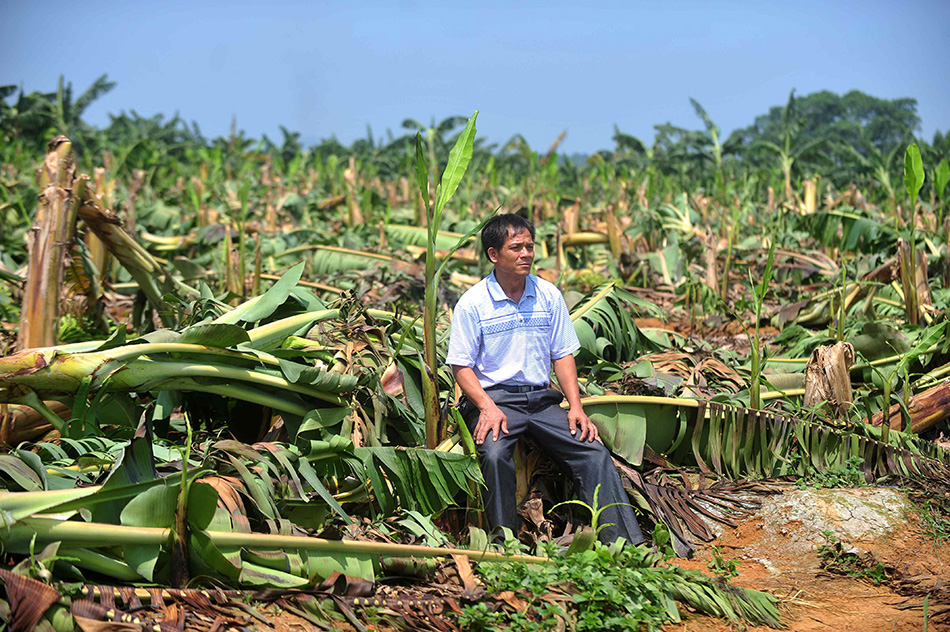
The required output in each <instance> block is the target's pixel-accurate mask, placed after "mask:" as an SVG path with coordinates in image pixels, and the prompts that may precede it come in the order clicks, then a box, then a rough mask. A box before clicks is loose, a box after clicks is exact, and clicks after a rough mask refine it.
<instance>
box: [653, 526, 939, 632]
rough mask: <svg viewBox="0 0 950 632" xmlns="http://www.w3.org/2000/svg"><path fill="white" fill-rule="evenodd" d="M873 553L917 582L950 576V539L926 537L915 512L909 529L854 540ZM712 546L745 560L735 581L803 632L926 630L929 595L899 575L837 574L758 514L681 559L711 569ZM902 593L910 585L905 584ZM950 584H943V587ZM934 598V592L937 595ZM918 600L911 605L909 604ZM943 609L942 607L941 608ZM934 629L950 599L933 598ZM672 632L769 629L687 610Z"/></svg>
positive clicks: (933, 582) (688, 565) (690, 565)
mask: <svg viewBox="0 0 950 632" xmlns="http://www.w3.org/2000/svg"><path fill="white" fill-rule="evenodd" d="M850 544H853V545H855V546H857V547H858V548H859V549H860V550H861V551H867V552H870V553H871V554H873V556H874V558H875V560H876V561H878V562H881V563H882V564H883V565H884V566H885V567H886V568H888V569H893V570H889V573H888V574H889V575H892V576H893V577H900V578H904V579H905V580H910V581H919V582H920V583H919V584H918V586H927V585H929V586H931V587H934V586H936V587H937V588H940V586H941V583H940V582H941V581H942V583H943V585H944V586H946V584H947V582H948V581H950V543H943V544H937V543H935V542H934V541H933V540H931V539H929V538H926V537H925V536H924V535H923V533H922V532H921V530H920V527H919V526H918V525H917V524H914V521H913V519H912V518H910V519H909V520H908V522H907V524H906V526H905V527H904V528H901V529H899V530H898V531H896V532H895V533H893V534H892V535H890V536H885V537H881V538H878V539H877V540H874V541H870V542H854V543H850ZM712 545H716V546H719V547H720V550H721V555H722V557H723V559H725V560H729V559H736V560H737V561H738V562H739V566H738V571H739V575H738V577H736V578H734V579H733V580H732V582H733V583H734V584H735V585H737V586H743V587H746V588H754V589H757V590H764V591H767V592H770V593H771V594H773V595H775V596H776V597H778V598H779V599H780V602H781V610H782V613H783V615H784V618H785V622H786V623H787V624H788V626H789V629H791V630H796V631H800V632H817V631H819V630H821V631H827V630H836V631H838V630H840V631H844V630H855V631H858V630H860V631H861V632H895V631H896V632H900V631H904V630H907V631H910V630H915V631H916V630H923V629H924V617H923V610H922V608H921V604H922V601H923V597H922V596H920V595H918V596H914V595H909V596H908V595H907V594H900V593H899V592H898V589H901V588H902V586H900V585H898V584H901V582H899V581H894V582H889V583H888V585H884V584H882V585H880V586H875V585H873V583H872V582H871V581H870V580H866V579H859V578H855V577H849V576H842V575H836V574H831V573H829V572H826V571H824V570H822V568H821V565H820V560H819V557H818V555H817V553H816V552H815V551H814V550H812V551H811V552H809V553H805V554H802V553H801V551H800V549H799V548H798V547H793V546H782V542H777V541H775V538H774V537H771V536H769V535H767V530H766V529H764V525H763V523H762V519H761V518H760V517H756V518H752V519H750V520H748V521H746V522H743V523H741V524H740V525H739V527H738V528H736V529H727V530H726V531H725V532H724V533H723V534H722V535H721V536H720V537H719V539H718V540H716V541H715V542H712V543H710V546H708V547H704V548H703V549H702V550H700V551H698V553H697V555H696V557H695V558H694V559H692V560H681V561H680V562H679V564H680V565H682V566H684V567H686V568H695V569H698V570H700V571H702V572H704V573H709V572H710V571H709V569H708V567H707V564H708V562H709V561H710V560H712V559H713V552H712V549H711V546H712ZM903 588H904V590H903V592H907V590H906V584H904V586H903ZM946 590H947V588H942V590H941V592H943V591H946ZM931 599H933V597H932V598H931ZM911 605H912V606H913V607H910V608H908V606H911ZM941 613H942V614H941ZM930 614H931V617H930V621H929V630H931V631H934V632H937V631H941V630H944V631H946V630H950V604H948V603H943V604H940V603H937V604H935V603H933V602H931V605H930ZM663 629H664V630H665V631H666V632H724V631H727V630H728V631H733V630H736V631H738V630H743V631H745V632H763V631H764V630H768V629H769V628H765V627H747V626H745V625H742V624H734V625H731V624H729V623H728V622H724V621H722V620H719V619H715V618H711V617H704V616H699V615H696V614H687V613H684V617H683V622H682V623H680V624H676V625H667V626H664V628H663Z"/></svg>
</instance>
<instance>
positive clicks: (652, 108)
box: [0, 0, 950, 153]
mask: <svg viewBox="0 0 950 632" xmlns="http://www.w3.org/2000/svg"><path fill="white" fill-rule="evenodd" d="M590 5H591V6H582V5H581V3H577V2H558V1H556V0H555V1H550V2H544V3H537V2H521V3H510V2H495V1H482V2H478V3H463V2H424V1H408V0H403V1H401V2H391V3H383V2H373V1H368V0H367V1H364V2H351V3H342V2H340V3H330V2H280V1H278V2H273V3H268V4H267V5H265V4H263V3H260V2H249V1H248V2H213V1H211V2H201V1H200V0H195V1H191V2H183V1H179V0H166V1H162V2H151V1H141V2H129V1H128V0H123V1H115V2H112V1H110V2H105V1H96V0H88V1H80V2H77V1H75V0H73V1H72V2H63V1H59V0H50V1H46V2H22V1H16V0H7V1H5V2H2V6H0V23H2V24H4V26H5V28H4V33H5V37H4V38H3V40H2V41H0V85H2V84H10V83H13V84H18V85H22V86H23V87H24V88H25V89H26V90H27V91H28V92H29V91H32V90H44V91H45V90H53V89H55V86H56V81H57V78H58V76H59V75H60V74H64V75H65V76H66V79H67V80H68V81H71V82H72V83H73V87H74V89H75V90H76V91H77V93H78V92H81V91H82V90H84V89H85V88H86V87H87V86H88V85H89V84H90V83H91V82H92V81H93V80H94V79H95V78H96V77H97V76H99V75H101V74H103V73H108V75H109V78H110V79H111V80H113V81H116V82H117V83H118V86H117V87H116V88H115V89H114V90H113V91H112V92H110V93H109V94H107V95H105V96H104V97H102V98H101V99H100V100H99V101H97V102H96V103H95V104H94V105H93V106H92V107H91V108H90V109H89V110H88V111H87V115H86V119H87V120H88V121H89V122H91V123H94V124H97V125H102V124H105V123H107V122H108V114H109V113H118V112H120V111H123V110H126V111H128V110H133V109H134V110H136V111H137V112H138V113H139V114H141V115H144V116H151V115H154V114H157V113H164V114H165V115H166V116H170V115H172V114H174V113H175V112H178V113H180V115H181V116H182V117H183V118H185V119H186V120H189V121H192V120H194V121H197V122H198V124H199V125H200V126H201V129H202V131H203V132H204V133H205V134H206V135H209V136H217V135H220V134H225V133H227V131H228V129H229V127H230V123H231V119H232V116H234V117H236V118H237V124H238V127H239V128H241V129H243V130H245V131H246V132H247V134H248V135H250V136H254V137H258V136H260V135H261V134H267V135H268V136H270V137H271V138H273V139H275V140H278V139H280V138H281V134H280V132H279V129H278V125H284V126H286V127H288V128H289V129H291V130H294V131H299V132H301V134H302V136H303V138H304V139H305V140H307V141H310V142H313V141H316V140H319V139H321V138H327V137H330V136H331V135H336V136H337V138H339V139H340V140H341V141H342V142H345V143H349V142H352V141H353V140H354V139H356V138H360V137H365V136H366V133H367V131H366V127H367V125H371V126H372V130H373V134H374V136H375V137H376V138H381V137H383V136H384V135H385V132H386V129H387V128H389V129H391V130H392V131H393V133H394V134H396V135H399V134H401V133H402V130H401V128H400V124H401V122H402V120H403V119H404V118H407V117H412V118H416V119H418V120H420V121H422V122H424V123H428V122H430V121H431V120H432V119H433V118H435V119H436V120H441V119H443V118H445V117H447V116H450V115H465V116H468V115H470V114H471V113H472V111H474V110H475V109H478V110H480V111H481V114H480V115H479V121H478V129H479V136H480V137H487V138H488V139H489V140H490V141H491V142H497V143H501V142H504V141H505V140H507V139H508V138H509V137H511V136H512V135H513V134H515V133H521V134H522V135H524V137H525V138H526V139H527V140H528V142H529V143H530V144H531V145H532V147H534V148H535V149H538V150H542V151H543V150H544V149H546V148H547V146H548V145H549V144H550V143H551V141H552V140H553V139H554V138H555V137H556V136H557V135H558V134H559V133H560V132H561V130H563V129H566V130H567V132H568V134H567V138H566V140H565V142H564V143H563V145H562V146H561V150H562V151H564V152H567V153H572V152H590V151H594V150H597V149H604V148H609V147H611V146H612V145H613V143H612V142H611V140H610V138H611V135H612V133H613V126H614V124H617V125H618V126H619V127H620V129H621V130H622V131H624V132H626V133H630V134H634V135H636V136H638V137H640V138H641V139H643V140H645V141H647V142H648V143H650V142H652V140H653V134H654V131H653V125H655V124H658V123H665V122H672V123H673V124H675V125H680V126H683V127H688V128H693V129H698V128H700V127H701V125H702V124H701V122H700V121H699V119H698V118H696V116H695V114H694V113H693V110H692V107H691V105H690V103H689V98H690V97H693V98H695V99H697V100H698V101H699V102H700V103H701V104H702V105H703V106H704V107H705V108H706V110H707V111H708V112H709V114H710V116H711V117H712V119H713V120H714V121H715V122H717V123H718V124H719V125H720V127H722V129H723V131H724V132H726V133H728V132H729V131H731V130H732V129H734V128H736V127H742V126H745V125H748V124H750V123H751V122H752V120H753V118H754V117H755V116H756V115H758V114H762V113H764V112H766V111H767V110H768V108H769V107H770V106H773V105H781V104H784V103H785V101H786V100H787V98H788V94H789V92H790V91H791V90H792V89H793V88H794V89H796V90H797V93H798V94H799V95H804V94H808V93H810V92H814V91H817V90H825V89H827V90H831V91H834V92H837V93H839V94H843V93H845V92H847V91H849V90H852V89H858V90H862V91H864V92H866V93H868V94H872V95H874V96H878V97H884V98H897V97H913V98H916V99H917V100H918V114H919V115H920V117H921V119H922V120H923V126H922V130H921V132H922V136H923V138H924V139H926V140H930V139H931V138H932V136H933V132H934V130H936V129H940V130H942V131H946V130H948V129H950V2H948V1H946V0H942V1H941V0H935V1H914V0H904V1H903V2H893V1H892V0H887V1H878V0H871V1H866V2H852V1H844V2H830V1H828V0H823V1H810V0H809V1H802V2H795V1H784V2H759V1H753V0H749V1H738V0H720V1H709V2H662V3H661V2H655V1H654V2H612V1H609V0H601V1H599V2H597V3H590Z"/></svg>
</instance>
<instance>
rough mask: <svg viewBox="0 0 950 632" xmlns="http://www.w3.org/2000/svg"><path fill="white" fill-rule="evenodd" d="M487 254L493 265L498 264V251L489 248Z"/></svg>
mask: <svg viewBox="0 0 950 632" xmlns="http://www.w3.org/2000/svg"><path fill="white" fill-rule="evenodd" d="M487 254H488V260H489V261H491V262H492V263H498V251H497V250H495V249H494V248H489V249H488V253H487Z"/></svg>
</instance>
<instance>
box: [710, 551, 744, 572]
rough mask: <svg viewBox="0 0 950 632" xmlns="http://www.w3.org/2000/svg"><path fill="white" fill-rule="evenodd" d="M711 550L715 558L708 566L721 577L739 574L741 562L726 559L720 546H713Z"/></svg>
mask: <svg viewBox="0 0 950 632" xmlns="http://www.w3.org/2000/svg"><path fill="white" fill-rule="evenodd" d="M710 551H711V552H712V556H713V558H712V559H711V560H710V561H709V562H707V564H706V568H708V569H709V570H710V571H712V572H713V573H715V574H716V575H717V576H719V577H738V576H739V562H737V561H736V560H733V559H728V560H727V559H725V558H724V557H723V556H722V548H721V547H719V546H713V547H712V548H711V549H710Z"/></svg>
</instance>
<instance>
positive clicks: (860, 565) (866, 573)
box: [818, 530, 890, 586]
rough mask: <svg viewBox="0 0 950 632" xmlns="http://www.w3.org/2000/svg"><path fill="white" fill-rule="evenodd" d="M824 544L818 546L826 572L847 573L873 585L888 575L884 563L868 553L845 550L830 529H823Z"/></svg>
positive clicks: (884, 579)
mask: <svg viewBox="0 0 950 632" xmlns="http://www.w3.org/2000/svg"><path fill="white" fill-rule="evenodd" d="M822 535H823V536H824V538H825V540H826V544H822V545H820V546H819V547H818V558H819V559H820V560H821V567H822V568H823V569H825V570H826V571H828V572H831V573H836V574H838V575H847V576H848V577H856V578H858V579H867V580H869V581H870V582H871V583H872V584H874V585H875V586H879V585H881V584H882V583H884V582H886V581H887V580H888V579H890V577H889V576H888V574H887V569H886V568H884V565H883V564H881V563H880V562H878V561H877V560H875V559H874V556H873V555H871V554H870V553H865V554H864V555H859V554H857V553H855V552H853V551H848V550H845V547H844V545H843V544H842V542H841V540H839V539H838V538H837V537H836V536H835V535H834V533H832V532H831V531H827V530H826V531H823V532H822Z"/></svg>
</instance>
